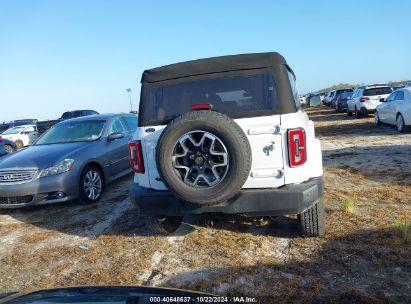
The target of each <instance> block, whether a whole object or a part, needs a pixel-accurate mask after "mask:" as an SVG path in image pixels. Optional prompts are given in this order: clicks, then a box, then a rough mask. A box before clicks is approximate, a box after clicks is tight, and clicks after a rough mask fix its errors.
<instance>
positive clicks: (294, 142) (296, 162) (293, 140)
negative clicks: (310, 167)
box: [287, 128, 307, 168]
mask: <svg viewBox="0 0 411 304" xmlns="http://www.w3.org/2000/svg"><path fill="white" fill-rule="evenodd" d="M287 133H288V156H289V162H290V167H292V168H293V167H298V166H301V165H302V164H304V163H305V161H306V160H307V150H306V140H305V130H304V129H302V128H298V129H291V130H288V131H287Z"/></svg>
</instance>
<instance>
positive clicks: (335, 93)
mask: <svg viewBox="0 0 411 304" xmlns="http://www.w3.org/2000/svg"><path fill="white" fill-rule="evenodd" d="M333 92H334V94H333V95H332V98H331V99H330V100H329V103H328V106H330V107H332V108H334V109H335V102H336V101H337V97H338V96H339V95H340V94H341V93H344V92H351V93H353V92H354V90H353V89H351V88H344V89H338V90H334V91H333Z"/></svg>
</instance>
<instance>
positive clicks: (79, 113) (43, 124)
mask: <svg viewBox="0 0 411 304" xmlns="http://www.w3.org/2000/svg"><path fill="white" fill-rule="evenodd" d="M95 114H99V113H98V112H96V111H94V110H75V111H67V112H64V113H63V114H62V115H61V117H60V118H59V119H56V120H45V121H38V122H37V123H36V126H37V131H38V132H39V134H43V133H44V132H46V131H47V130H48V129H50V128H51V127H52V126H54V125H55V124H56V123H58V122H60V121H63V120H67V119H72V118H78V117H83V116H89V115H95Z"/></svg>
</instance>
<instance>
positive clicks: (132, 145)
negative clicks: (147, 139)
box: [128, 140, 144, 173]
mask: <svg viewBox="0 0 411 304" xmlns="http://www.w3.org/2000/svg"><path fill="white" fill-rule="evenodd" d="M128 153H129V156H130V166H131V169H133V171H134V172H135V173H144V162H143V153H142V150H141V142H140V141H139V140H136V141H132V142H129V144H128Z"/></svg>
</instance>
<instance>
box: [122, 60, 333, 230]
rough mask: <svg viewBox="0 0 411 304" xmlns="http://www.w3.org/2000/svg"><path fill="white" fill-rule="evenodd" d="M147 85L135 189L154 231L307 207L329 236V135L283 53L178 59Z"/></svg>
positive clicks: (305, 222)
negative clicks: (199, 219) (190, 218)
mask: <svg viewBox="0 0 411 304" xmlns="http://www.w3.org/2000/svg"><path fill="white" fill-rule="evenodd" d="M141 83H142V89H141V100H140V111H139V124H138V129H137V131H136V134H135V136H134V139H133V141H132V142H130V144H129V151H130V162H131V166H132V169H133V171H134V172H135V176H134V183H133V185H132V187H131V190H130V195H131V199H132V201H133V203H134V204H135V205H136V207H137V208H138V210H139V212H140V214H141V215H143V216H144V217H145V219H146V223H147V226H148V227H149V228H150V229H151V230H152V231H153V232H154V233H159V234H170V233H173V232H175V231H176V229H177V228H178V227H179V225H180V224H181V222H182V219H183V216H184V215H186V214H205V213H207V214H208V213H225V214H241V215H245V216H277V215H288V214H297V215H298V219H299V221H300V224H301V233H302V235H306V236H322V235H324V233H325V213H324V204H323V177H322V175H323V168H322V155H321V147H320V142H319V140H318V139H316V138H315V133H314V124H313V122H312V121H311V120H309V118H308V116H307V114H306V113H304V112H303V111H302V109H301V106H300V104H299V99H298V93H297V89H296V84H295V75H294V73H293V71H292V70H291V68H290V67H289V66H288V65H287V63H286V61H285V59H284V58H283V57H282V56H281V55H280V54H278V53H274V52H273V53H259V54H244V55H234V56H223V57H215V58H207V59H200V60H194V61H188V62H182V63H177V64H172V65H168V66H163V67H159V68H154V69H150V70H146V71H144V73H143V76H142V79H141Z"/></svg>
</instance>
